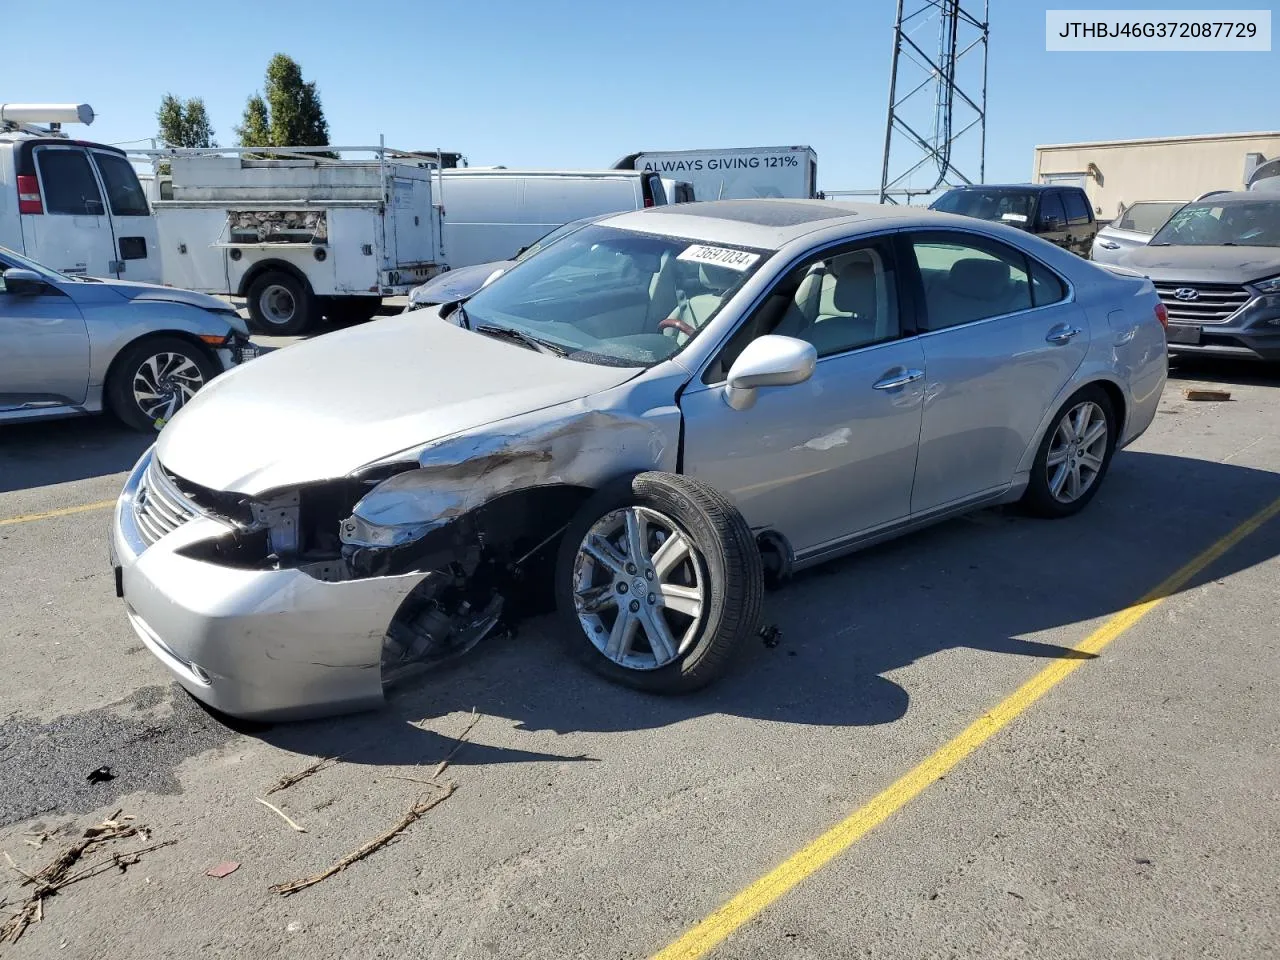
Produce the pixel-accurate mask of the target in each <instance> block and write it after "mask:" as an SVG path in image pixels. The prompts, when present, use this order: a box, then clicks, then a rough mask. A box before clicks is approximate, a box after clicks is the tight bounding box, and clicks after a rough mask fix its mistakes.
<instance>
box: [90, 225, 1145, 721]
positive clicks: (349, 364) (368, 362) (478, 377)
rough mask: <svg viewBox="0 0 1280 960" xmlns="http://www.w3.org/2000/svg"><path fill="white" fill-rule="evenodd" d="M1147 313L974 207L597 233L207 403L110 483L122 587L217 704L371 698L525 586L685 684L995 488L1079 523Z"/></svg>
mask: <svg viewBox="0 0 1280 960" xmlns="http://www.w3.org/2000/svg"><path fill="white" fill-rule="evenodd" d="M1163 324H1164V313H1163V308H1162V307H1161V305H1160V302H1159V300H1158V298H1157V297H1156V294H1155V291H1154V289H1153V287H1152V284H1151V283H1150V282H1149V281H1148V280H1146V279H1144V278H1142V277H1139V276H1135V275H1131V274H1130V275H1125V274H1123V273H1122V272H1118V271H1108V270H1105V269H1103V268H1100V267H1097V266H1094V265H1093V264H1090V263H1088V262H1087V261H1085V260H1082V259H1081V258H1079V257H1076V256H1075V255H1073V254H1071V253H1068V252H1066V251H1064V250H1062V249H1059V248H1058V247H1056V246H1054V245H1053V244H1050V243H1048V242H1046V241H1043V240H1040V239H1039V238H1037V237H1035V236H1032V235H1030V234H1027V233H1025V232H1023V231H1019V230H1015V229H1013V228H1010V227H1005V226H1002V225H1000V224H993V223H986V222H982V221H979V220H974V219H972V218H963V217H956V216H952V215H948V214H942V213H933V212H929V211H921V210H919V209H910V208H903V207H879V206H873V205H863V204H851V205H845V204H835V203H829V202H822V201H789V200H730V201H716V202H708V203H695V204H688V205H681V206H680V207H678V208H670V207H668V208H654V209H651V210H644V211H635V212H629V213H624V214H619V215H617V216H611V217H606V218H603V219H602V220H601V221H600V222H598V223H595V224H592V225H589V226H586V227H583V228H582V229H581V230H578V231H576V232H574V233H573V234H571V235H569V236H567V237H565V238H564V239H562V240H561V241H560V242H558V243H556V244H554V245H552V246H550V247H548V248H547V249H545V250H543V251H541V252H540V253H538V254H536V255H534V256H532V257H529V258H527V259H525V260H524V261H522V262H520V263H518V264H517V265H515V266H514V267H512V268H511V269H510V270H509V271H507V272H506V273H504V274H503V275H502V276H501V277H499V278H498V279H497V280H495V281H494V282H492V283H490V284H489V285H487V286H485V287H484V288H483V289H480V290H479V291H478V292H476V293H475V294H474V295H473V296H471V297H470V298H469V299H467V300H466V301H465V302H462V303H460V304H458V303H452V304H449V305H448V306H446V307H436V308H431V309H424V310H418V311H413V312H409V313H405V314H401V315H399V316H396V317H389V318H384V319H381V320H377V321H375V322H373V323H371V324H368V325H365V326H361V327H356V328H352V329H349V330H344V331H340V332H336V333H331V334H328V335H326V336H324V337H320V338H318V339H316V340H314V341H311V342H308V343H304V344H301V345H298V346H294V347H290V348H288V349H285V350H280V351H276V352H274V353H272V354H270V355H268V356H266V357H264V358H262V359H261V360H257V361H255V362H254V363H252V364H249V365H247V366H246V367H244V368H243V369H241V370H238V371H236V372H235V373H234V374H232V375H230V376H226V377H222V378H219V380H217V381H215V382H214V383H213V384H211V385H210V386H209V387H208V388H206V389H205V390H204V391H203V392H202V393H200V394H199V395H198V396H196V397H195V398H194V399H193V400H192V401H191V402H190V403H188V404H187V406H186V407H185V408H184V409H182V410H181V411H179V412H178V414H177V416H176V417H175V418H174V419H173V421H172V422H171V423H170V424H169V425H168V426H167V427H166V428H165V429H164V430H163V431H162V432H161V434H160V436H159V438H158V440H157V443H156V444H155V445H154V447H153V448H152V449H150V450H148V451H147V452H146V453H145V454H144V455H143V457H142V458H141V459H140V460H139V462H138V464H137V466H136V467H135V468H134V470H133V472H132V474H131V475H130V477H129V479H128V482H127V483H126V485H125V488H124V491H123V493H122V495H121V497H120V499H119V502H118V504H117V506H116V510H115V516H114V529H113V532H112V535H111V545H112V552H113V556H114V563H115V565H116V580H117V584H118V589H119V592H120V594H121V596H122V597H123V600H124V605H125V609H126V611H127V614H128V618H129V621H130V623H131V624H132V626H133V628H134V630H135V631H136V632H137V633H138V635H139V636H140V637H141V638H142V640H143V642H144V643H145V644H146V645H147V647H148V648H149V649H150V650H151V652H152V653H154V654H155V656H156V657H157V658H158V659H159V660H160V662H161V663H163V664H164V665H165V666H166V667H167V668H168V669H169V671H170V672H171V673H172V675H173V676H174V677H175V678H176V679H177V680H178V681H179V682H180V683H181V684H182V685H183V686H185V687H186V689H187V690H189V691H190V692H191V693H192V694H193V695H195V696H196V697H198V698H199V699H201V700H203V701H205V702H206V703H207V704H209V705H210V706H212V707H214V708H215V709H218V710H221V711H225V712H226V713H229V714H235V715H241V716H253V717H263V718H288V717H300V716H307V715H316V714H322V713H332V712H338V711H343V710H353V709H360V708H366V707H370V706H374V705H376V704H378V703H380V702H382V700H383V698H384V691H385V689H386V688H387V687H388V686H389V685H391V684H393V683H395V682H397V681H399V680H401V679H403V678H406V677H410V676H414V675H416V674H418V673H421V672H422V671H423V670H426V669H429V668H431V667H432V666H434V665H436V664H438V663H441V662H444V661H446V660H449V659H451V658H453V657H457V656H459V655H461V654H463V653H466V652H467V651H470V650H471V649H472V648H473V647H474V646H475V645H476V644H478V643H480V642H481V641H482V640H483V639H484V638H485V637H486V636H490V635H492V634H495V633H497V632H500V631H502V630H503V629H504V627H505V625H506V624H509V623H511V622H512V621H513V620H515V619H517V618H518V617H520V616H522V615H525V614H527V613H528V612H530V611H531V610H536V609H538V606H537V604H538V601H539V600H540V598H542V597H544V596H546V595H551V596H553V597H554V599H555V605H556V607H557V608H558V611H559V616H560V618H561V627H560V631H559V632H560V634H561V635H562V637H563V639H564V642H565V645H566V647H567V648H568V650H569V651H570V652H571V653H572V654H573V655H575V656H577V657H578V658H580V659H581V660H582V661H583V662H584V663H586V664H587V665H588V666H590V667H591V668H593V669H595V670H597V671H599V672H601V673H603V674H604V675H606V676H607V677H609V678H611V679H614V680H616V681H619V682H622V683H626V684H630V685H633V686H636V687H640V688H644V689H647V690H652V691H657V692H664V693H673V692H680V691H687V690H692V689H696V688H698V687H700V686H702V685H704V684H706V683H708V682H709V681H711V680H712V679H714V678H715V677H717V676H718V675H720V674H721V673H722V672H723V671H724V670H725V668H726V667H727V666H728V664H729V663H730V662H731V659H732V655H733V653H734V651H735V649H736V648H737V647H739V646H740V645H741V644H742V643H743V642H744V641H745V640H746V639H747V638H749V637H750V636H752V634H753V633H754V632H755V631H756V629H757V628H758V625H759V623H758V621H759V612H760V604H761V598H762V592H763V588H764V583H765V582H766V581H768V580H779V581H780V580H783V579H785V578H786V576H787V575H788V574H789V573H791V572H792V571H796V570H799V569H801V568H804V567H808V566H811V565H813V564H816V563H819V562H821V561H824V560H827V559H830V558H832V557H836V556H839V555H841V554H844V553H847V552H849V551H852V550H856V549H858V548H860V547H863V546H866V545H868V544H871V543H875V542H878V541H881V540H884V539H887V538H889V537H892V536H896V535H899V534H902V533H905V532H907V531H910V530H914V529H917V528H920V527H922V526H924V525H926V524H930V523H935V522H937V521H939V520H942V519H944V518H947V517H951V516H954V515H956V514H958V513H961V512H964V511H969V510H974V509H977V508H980V507H985V506H990V505H993V504H1000V503H1013V502H1020V503H1022V504H1023V505H1025V507H1026V509H1027V510H1029V511H1031V512H1033V513H1036V514H1039V515H1041V516H1046V517H1066V516H1069V515H1071V514H1073V513H1075V512H1076V511H1078V510H1080V509H1082V508H1083V507H1084V506H1085V505H1086V504H1087V503H1089V501H1090V500H1091V499H1092V498H1093V497H1094V496H1096V495H1097V493H1098V490H1099V488H1100V486H1101V485H1102V482H1103V479H1104V478H1105V476H1106V474H1107V469H1108V466H1109V465H1110V463H1111V460H1112V457H1113V455H1114V454H1115V452H1116V451H1117V450H1118V449H1120V448H1122V447H1124V446H1125V445H1126V444H1128V443H1130V442H1131V441H1133V440H1134V438H1136V437H1138V436H1139V435H1140V434H1141V433H1142V432H1143V431H1144V430H1146V429H1147V427H1148V426H1149V424H1150V423H1151V421H1152V419H1153V417H1154V416H1155V411H1156V405H1157V402H1158V398H1159V396H1160V392H1161V389H1162V388H1163V386H1164V382H1165V377H1166V369H1167V367H1166V344H1165V332H1164V328H1163ZM228 424H234V425H235V427H234V429H229V428H228Z"/></svg>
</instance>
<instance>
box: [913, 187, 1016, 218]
mask: <svg viewBox="0 0 1280 960" xmlns="http://www.w3.org/2000/svg"><path fill="white" fill-rule="evenodd" d="M1032 201H1033V198H1032V195H1031V193H1030V192H1029V191H1028V192H1025V193H1024V192H1022V191H1018V190H951V191H949V192H947V193H944V194H943V195H942V196H941V197H939V198H938V199H937V200H935V201H934V202H933V204H932V209H934V210H941V211H942V212H943V213H956V214H959V215H960V216H963V217H977V218H978V219H979V220H994V221H996V222H997V223H1008V224H1011V225H1013V226H1019V227H1022V226H1026V223H1027V218H1028V217H1029V216H1030V215H1031V207H1032Z"/></svg>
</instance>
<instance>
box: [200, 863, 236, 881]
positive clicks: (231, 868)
mask: <svg viewBox="0 0 1280 960" xmlns="http://www.w3.org/2000/svg"><path fill="white" fill-rule="evenodd" d="M239 869H240V861H238V860H223V861H222V863H219V864H217V865H215V866H212V867H210V868H209V869H208V870H206V871H205V872H204V875H205V876H206V877H215V878H217V879H218V880H221V879H222V878H223V877H229V876H231V874H233V873H235V872H236V871H237V870H239Z"/></svg>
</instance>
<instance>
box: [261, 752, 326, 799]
mask: <svg viewBox="0 0 1280 960" xmlns="http://www.w3.org/2000/svg"><path fill="white" fill-rule="evenodd" d="M341 759H342V758H341V757H324V758H323V759H321V760H317V761H316V762H315V763H313V764H312V765H311V766H309V767H307V768H306V769H305V770H299V771H298V772H297V773H291V774H289V775H288V776H287V777H281V778H280V779H279V780H277V781H276V782H275V783H274V784H272V785H271V787H269V788H268V789H267V796H268V797H269V796H271V794H273V793H279V792H280V791H281V790H287V789H289V788H290V787H292V786H293V785H294V784H295V783H299V782H301V781H303V780H305V779H307V777H309V776H311V775H312V774H316V773H319V772H320V771H321V770H323V769H324V768H325V767H330V766H333V764H335V763H337V762H338V761H339V760H341Z"/></svg>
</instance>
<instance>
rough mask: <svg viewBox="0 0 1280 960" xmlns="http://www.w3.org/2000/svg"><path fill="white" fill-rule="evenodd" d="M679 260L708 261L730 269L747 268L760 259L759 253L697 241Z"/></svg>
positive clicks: (687, 248)
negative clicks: (708, 244)
mask: <svg viewBox="0 0 1280 960" xmlns="http://www.w3.org/2000/svg"><path fill="white" fill-rule="evenodd" d="M676 259H677V260H687V261H691V262H693V263H706V264H710V265H711V266H716V267H728V268H729V269H730V270H746V269H748V268H749V267H750V266H751V265H752V264H753V263H755V262H756V261H757V260H759V259H760V254H758V253H747V252H746V251H743V250H730V249H729V248H728V247H709V246H707V245H706V244H702V243H696V244H694V245H693V246H692V247H686V248H685V250H684V252H683V253H681V254H680V256H678V257H676Z"/></svg>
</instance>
